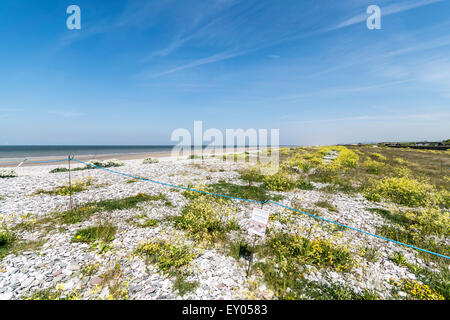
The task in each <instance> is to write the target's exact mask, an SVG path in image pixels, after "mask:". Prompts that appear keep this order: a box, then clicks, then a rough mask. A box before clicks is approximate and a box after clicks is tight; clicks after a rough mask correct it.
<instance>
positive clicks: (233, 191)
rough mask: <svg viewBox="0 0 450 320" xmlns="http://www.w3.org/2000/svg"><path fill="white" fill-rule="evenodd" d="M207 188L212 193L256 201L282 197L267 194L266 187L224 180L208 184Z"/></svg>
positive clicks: (275, 199) (276, 199) (280, 197)
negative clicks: (243, 184)
mask: <svg viewBox="0 0 450 320" xmlns="http://www.w3.org/2000/svg"><path fill="white" fill-rule="evenodd" d="M208 190H209V191H210V192H212V193H217V194H223V195H226V196H230V197H236V198H241V199H250V200H256V201H264V200H274V201H278V200H281V199H283V196H280V195H270V194H268V193H267V191H266V189H264V188H263V187H257V186H242V185H238V184H233V183H229V182H225V181H219V183H215V184H210V185H208Z"/></svg>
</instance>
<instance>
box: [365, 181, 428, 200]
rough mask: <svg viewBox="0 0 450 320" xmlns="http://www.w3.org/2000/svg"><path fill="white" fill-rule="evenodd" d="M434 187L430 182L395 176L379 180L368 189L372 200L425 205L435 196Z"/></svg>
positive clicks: (368, 194)
mask: <svg viewBox="0 0 450 320" xmlns="http://www.w3.org/2000/svg"><path fill="white" fill-rule="evenodd" d="M432 192H433V187H432V186H431V185H430V184H427V183H423V182H419V181H417V180H414V179H411V178H408V177H400V178H397V177H393V178H388V179H383V180H378V181H376V182H374V183H373V184H372V186H371V187H370V188H368V189H367V191H366V197H367V199H368V200H370V201H376V202H378V201H381V200H382V199H387V200H391V201H392V202H394V203H398V204H402V205H406V206H412V207H415V206H425V205H427V204H429V203H430V199H431V197H432V196H433V194H432Z"/></svg>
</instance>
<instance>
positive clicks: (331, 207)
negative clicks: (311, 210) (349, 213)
mask: <svg viewBox="0 0 450 320" xmlns="http://www.w3.org/2000/svg"><path fill="white" fill-rule="evenodd" d="M315 205H316V206H318V207H320V208H324V209H327V210H329V211H331V212H339V210H338V209H337V208H336V207H335V206H334V205H333V204H331V202H329V201H328V200H319V201H317V202H316V203H315Z"/></svg>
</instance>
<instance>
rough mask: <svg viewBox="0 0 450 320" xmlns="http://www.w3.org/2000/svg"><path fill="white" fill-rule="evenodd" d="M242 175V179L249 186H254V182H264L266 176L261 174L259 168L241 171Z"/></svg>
mask: <svg viewBox="0 0 450 320" xmlns="http://www.w3.org/2000/svg"><path fill="white" fill-rule="evenodd" d="M240 174H241V176H240V178H241V179H242V180H244V181H247V182H248V183H249V184H252V183H253V182H263V181H264V175H263V174H261V170H260V169H259V168H258V167H253V168H250V169H244V170H241V171H240Z"/></svg>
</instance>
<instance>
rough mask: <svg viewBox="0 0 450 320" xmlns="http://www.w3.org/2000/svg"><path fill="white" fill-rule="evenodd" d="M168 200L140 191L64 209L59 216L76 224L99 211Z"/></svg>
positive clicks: (129, 207) (59, 218)
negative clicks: (131, 194) (128, 195)
mask: <svg viewBox="0 0 450 320" xmlns="http://www.w3.org/2000/svg"><path fill="white" fill-rule="evenodd" d="M158 200H164V201H165V200H166V198H165V196H164V195H163V194H159V195H156V196H151V195H148V194H144V193H139V194H137V195H135V196H131V197H127V198H122V199H110V200H101V201H97V202H88V203H85V204H84V205H82V206H80V207H77V208H75V209H73V210H68V211H64V212H61V213H59V214H58V216H57V218H58V220H59V221H60V222H62V223H64V224H74V223H79V222H82V221H84V220H86V219H88V218H89V217H90V216H92V215H93V214H95V213H97V212H104V211H106V212H111V211H114V210H125V209H131V208H136V207H137V206H138V204H140V203H142V202H148V201H158Z"/></svg>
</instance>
